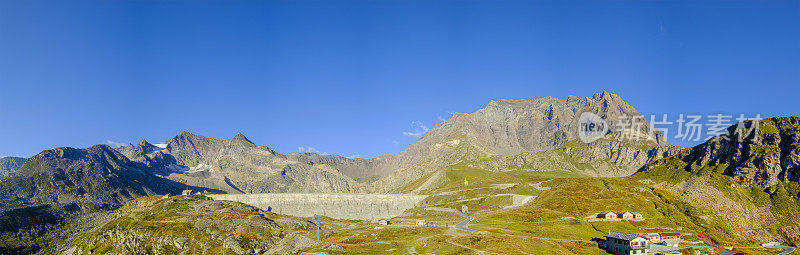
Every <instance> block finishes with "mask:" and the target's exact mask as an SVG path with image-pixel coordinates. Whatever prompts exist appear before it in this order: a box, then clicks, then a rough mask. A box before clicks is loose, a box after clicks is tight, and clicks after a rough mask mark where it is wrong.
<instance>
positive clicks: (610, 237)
mask: <svg viewBox="0 0 800 255" xmlns="http://www.w3.org/2000/svg"><path fill="white" fill-rule="evenodd" d="M605 238H606V242H605V245H604V249H605V250H606V251H607V252H608V253H611V254H618V255H633V254H647V253H648V252H649V250H650V241H648V240H647V238H644V237H642V236H641V235H638V234H629V233H621V232H609V233H608V234H607V235H605Z"/></svg>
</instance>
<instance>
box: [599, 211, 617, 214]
mask: <svg viewBox="0 0 800 255" xmlns="http://www.w3.org/2000/svg"><path fill="white" fill-rule="evenodd" d="M607 213H614V212H612V211H603V212H601V213H600V214H607Z"/></svg>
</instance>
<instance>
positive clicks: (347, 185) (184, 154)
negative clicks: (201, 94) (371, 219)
mask: <svg viewBox="0 0 800 255" xmlns="http://www.w3.org/2000/svg"><path fill="white" fill-rule="evenodd" d="M118 150H120V151H121V152H122V153H124V154H126V156H128V157H129V158H131V159H134V160H136V161H138V162H141V163H142V164H145V165H147V166H148V167H150V168H152V169H155V170H154V171H155V172H157V173H158V174H160V175H163V176H165V177H166V178H168V179H171V180H175V181H178V182H181V183H185V184H188V185H192V186H198V187H206V188H210V189H217V190H220V191H224V192H226V193H274V192H311V193H317V192H329V193H330V192H336V193H338V192H356V191H358V190H359V187H358V186H359V183H358V182H356V181H355V180H354V178H362V177H364V176H369V175H367V174H373V173H375V172H380V171H386V170H381V169H386V168H387V167H386V166H388V165H389V164H390V163H391V162H392V161H393V157H389V158H385V159H381V158H378V159H373V160H365V159H348V158H344V157H340V156H332V155H331V156H329V155H325V156H321V155H317V154H313V153H292V154H289V155H283V154H280V153H277V152H275V151H274V150H272V149H270V148H268V147H266V146H260V145H256V144H254V143H252V142H251V141H250V140H248V139H247V138H246V137H245V136H244V135H242V134H237V135H236V136H234V137H233V138H231V139H228V140H217V139H213V138H208V137H204V136H200V135H195V134H191V133H189V132H183V133H181V134H179V135H177V136H175V137H174V138H172V139H170V140H169V141H167V142H166V147H165V148H164V149H160V148H157V147H155V146H152V145H150V144H149V143H147V142H146V141H143V142H142V143H139V144H138V145H136V146H126V147H121V148H118Z"/></svg>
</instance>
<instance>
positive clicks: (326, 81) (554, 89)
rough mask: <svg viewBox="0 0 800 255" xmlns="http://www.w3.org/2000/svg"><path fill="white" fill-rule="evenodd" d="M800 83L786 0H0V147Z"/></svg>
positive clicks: (762, 109) (763, 92) (360, 130)
mask: <svg viewBox="0 0 800 255" xmlns="http://www.w3.org/2000/svg"><path fill="white" fill-rule="evenodd" d="M799 85H800V2H799V1H752V2H741V1H672V2H662V1H586V2H570V1H567V2H564V1H519V2H517V1H410V0H401V1H389V0H386V1H384V0H381V1H303V0H299V1H16V0H0V156H24V157H29V156H32V155H34V154H36V153H38V152H39V151H41V150H44V149H49V148H54V147H60V146H71V147H79V148H82V147H88V146H91V145H93V144H99V143H107V142H109V141H110V142H115V143H137V142H138V141H140V140H142V139H147V140H148V141H151V142H154V143H156V142H161V141H164V140H167V139H169V138H171V137H173V136H175V135H177V134H178V133H179V132H181V131H183V130H188V131H190V132H193V133H197V134H201V135H205V136H209V137H213V138H218V139H227V138H230V137H232V136H234V135H235V134H236V133H237V132H242V133H244V134H245V135H246V136H248V137H249V138H250V139H251V140H252V141H254V142H255V143H258V144H261V145H266V146H269V147H271V148H273V149H276V150H277V151H279V152H281V153H289V152H292V151H297V150H298V147H304V148H305V147H309V146H310V147H314V148H315V149H316V150H318V151H320V152H327V153H331V154H339V155H343V156H353V155H360V156H361V157H373V156H377V155H380V154H383V153H387V152H389V153H397V152H398V151H401V150H402V149H404V148H405V146H406V145H408V144H409V143H412V142H414V141H415V140H416V139H417V138H416V137H412V136H406V135H404V134H403V132H409V133H414V132H417V131H416V130H415V126H414V125H415V124H413V123H415V122H418V123H422V124H423V125H425V126H427V127H432V126H433V125H435V124H436V123H438V122H440V120H439V119H440V118H447V117H448V116H449V114H450V112H467V113H470V112H473V111H475V110H477V109H480V108H482V107H484V106H485V105H486V104H487V103H488V102H489V100H496V99H503V98H505V99H528V98H537V97H543V96H555V97H558V98H566V97H567V95H571V94H572V95H577V96H579V97H585V96H591V95H592V94H593V93H596V92H599V91H602V90H608V91H610V92H613V93H617V94H620V95H621V96H622V97H623V98H624V99H625V100H626V101H628V102H629V103H630V104H631V105H633V106H634V107H636V108H637V109H639V111H641V112H643V113H670V114H673V113H674V114H677V113H699V114H712V113H719V112H724V113H730V114H738V113H761V114H764V115H766V116H765V117H767V116H775V115H800V108H798V106H799V104H800V103H798V102H800V101H798V100H799V99H800V88H798V87H800V86H799ZM675 143H677V144H681V145H691V143H689V144H686V143H681V142H675Z"/></svg>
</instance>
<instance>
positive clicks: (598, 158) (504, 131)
mask: <svg viewBox="0 0 800 255" xmlns="http://www.w3.org/2000/svg"><path fill="white" fill-rule="evenodd" d="M585 112H589V113H593V114H595V115H597V116H600V117H601V118H603V119H604V120H606V122H607V124H608V126H609V128H610V130H611V131H610V133H609V134H608V135H607V136H606V137H605V139H600V140H598V141H594V142H592V143H589V144H583V145H580V146H569V145H568V144H567V142H569V141H575V142H576V143H580V142H577V140H578V138H579V128H580V123H579V118H580V116H581V114H583V113H585ZM625 116H628V117H636V118H640V120H642V121H641V123H642V125H640V126H638V127H635V128H632V129H631V130H628V132H633V133H634V134H647V135H649V134H650V128H649V125H648V124H647V122H646V121H643V120H644V117H642V115H641V114H640V113H639V112H638V111H636V109H634V108H633V107H632V106H630V105H629V104H628V103H626V102H625V101H623V100H622V98H620V97H619V96H618V95H615V94H611V93H608V92H602V93H597V94H595V95H593V96H592V97H587V98H577V97H574V96H569V97H568V98H567V99H566V100H560V99H557V98H554V97H544V98H538V99H533V100H499V101H492V102H490V103H489V104H488V105H487V106H486V108H483V109H480V110H478V111H476V112H475V113H472V114H463V113H456V114H454V115H453V116H452V117H451V118H450V119H449V120H447V121H445V122H443V123H440V124H437V125H436V126H435V127H434V128H432V129H431V130H429V131H428V133H427V134H425V136H423V137H422V138H421V139H420V140H419V141H417V142H415V143H413V144H411V145H409V147H408V148H407V149H406V150H404V151H402V152H400V153H399V154H398V156H397V158H398V160H399V161H400V162H401V164H400V166H399V167H398V168H397V169H396V170H395V171H393V172H392V173H390V174H389V175H388V176H386V177H384V178H382V179H381V180H379V181H377V182H375V183H374V184H373V189H374V190H376V191H390V190H393V189H395V188H398V187H400V186H402V185H404V184H407V183H409V182H411V181H413V180H415V179H417V178H419V177H422V176H423V175H425V174H427V173H430V172H433V171H436V170H438V169H439V168H441V167H444V166H447V165H450V164H454V163H457V162H459V161H462V160H468V161H475V160H478V161H491V160H499V162H500V163H492V162H485V163H483V164H482V165H486V166H492V165H493V166H494V167H495V168H494V169H495V170H502V169H504V168H509V167H516V168H518V167H519V165H509V164H513V163H514V162H519V160H520V158H524V157H526V156H531V155H533V154H525V153H532V152H542V151H549V150H561V151H562V152H563V153H565V154H566V155H567V157H570V158H571V160H574V161H578V162H585V163H592V164H596V165H599V164H601V163H604V162H606V161H608V162H611V164H612V165H611V166H610V167H599V168H596V169H592V170H590V171H586V172H583V173H584V174H587V175H591V176H627V175H630V174H632V173H634V172H635V171H636V169H638V168H639V167H641V165H643V164H644V163H646V162H647V161H649V160H653V159H658V158H661V157H664V156H670V155H672V154H674V153H677V151H678V149H676V148H675V147H674V146H672V145H670V144H669V143H668V142H666V140H665V139H664V137H663V135H662V134H661V132H659V131H657V130H654V131H653V132H652V136H649V138H650V139H648V138H647V137H643V138H640V139H641V141H632V142H629V141H625V139H623V138H622V136H620V135H614V132H613V131H614V130H613V129H614V127H613V124H614V123H615V122H616V121H617V120H619V119H621V118H623V119H624V118H625ZM565 144H567V146H565ZM515 158H517V159H515ZM535 158H540V157H538V155H533V157H532V158H529V159H528V161H532V160H533V159H535ZM528 163H531V162H528ZM534 164H536V163H534ZM476 165H481V164H476Z"/></svg>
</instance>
